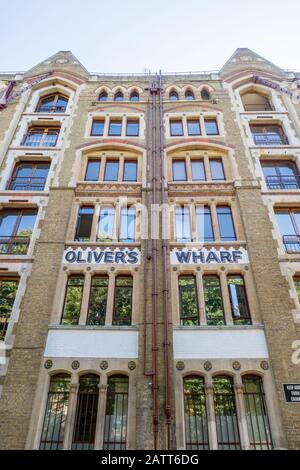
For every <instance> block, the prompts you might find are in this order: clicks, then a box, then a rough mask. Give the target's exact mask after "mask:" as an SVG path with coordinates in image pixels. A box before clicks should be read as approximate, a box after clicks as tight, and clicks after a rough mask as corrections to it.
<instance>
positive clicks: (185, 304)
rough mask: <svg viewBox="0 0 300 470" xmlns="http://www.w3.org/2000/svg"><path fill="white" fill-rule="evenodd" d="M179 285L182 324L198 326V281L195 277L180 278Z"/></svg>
mask: <svg viewBox="0 0 300 470" xmlns="http://www.w3.org/2000/svg"><path fill="white" fill-rule="evenodd" d="M178 284H179V301H180V321H181V324H182V325H186V326H191V325H198V324H199V316H198V302H197V289H196V279H195V277H194V276H180V277H179V280H178Z"/></svg>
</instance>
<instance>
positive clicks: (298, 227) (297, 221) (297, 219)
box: [293, 210, 300, 232]
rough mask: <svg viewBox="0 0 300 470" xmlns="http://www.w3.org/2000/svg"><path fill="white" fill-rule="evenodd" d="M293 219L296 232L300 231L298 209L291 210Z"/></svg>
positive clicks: (299, 213) (299, 212)
mask: <svg viewBox="0 0 300 470" xmlns="http://www.w3.org/2000/svg"><path fill="white" fill-rule="evenodd" d="M293 216H294V221H295V224H296V226H297V230H298V232H300V211H298V210H294V211H293Z"/></svg>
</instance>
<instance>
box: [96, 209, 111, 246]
mask: <svg viewBox="0 0 300 470" xmlns="http://www.w3.org/2000/svg"><path fill="white" fill-rule="evenodd" d="M114 223H115V208H114V207H103V208H102V209H101V212H100V217H99V227H98V235H97V241H98V242H105V241H112V240H113V233H114Z"/></svg>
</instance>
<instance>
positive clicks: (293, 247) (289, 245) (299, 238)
mask: <svg viewBox="0 0 300 470" xmlns="http://www.w3.org/2000/svg"><path fill="white" fill-rule="evenodd" d="M282 241H283V244H284V246H285V249H286V252H287V253H292V254H293V253H300V235H283V237H282Z"/></svg>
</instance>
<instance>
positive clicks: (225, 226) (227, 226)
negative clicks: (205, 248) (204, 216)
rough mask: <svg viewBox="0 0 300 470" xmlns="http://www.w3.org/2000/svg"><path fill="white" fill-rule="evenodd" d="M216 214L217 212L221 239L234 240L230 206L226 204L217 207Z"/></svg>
mask: <svg viewBox="0 0 300 470" xmlns="http://www.w3.org/2000/svg"><path fill="white" fill-rule="evenodd" d="M217 214H218V221H219V229H220V236H221V240H224V241H234V240H236V236H235V230H234V226H233V220H232V214H231V209H230V207H226V206H219V207H217Z"/></svg>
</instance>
